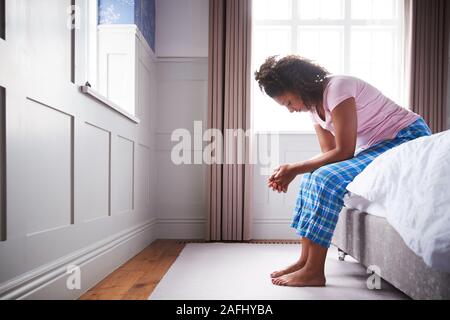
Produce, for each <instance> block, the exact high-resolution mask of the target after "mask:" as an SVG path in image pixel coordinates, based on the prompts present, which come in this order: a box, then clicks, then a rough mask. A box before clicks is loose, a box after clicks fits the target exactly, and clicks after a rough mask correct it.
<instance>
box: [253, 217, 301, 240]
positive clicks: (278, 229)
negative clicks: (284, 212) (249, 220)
mask: <svg viewBox="0 0 450 320" xmlns="http://www.w3.org/2000/svg"><path fill="white" fill-rule="evenodd" d="M291 222H292V221H291V220H289V219H253V225H252V238H253V239H254V240H263V239H264V240H298V239H299V237H298V236H297V235H296V234H295V230H294V229H293V228H291V227H290V225H291Z"/></svg>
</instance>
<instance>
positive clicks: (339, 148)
mask: <svg viewBox="0 0 450 320" xmlns="http://www.w3.org/2000/svg"><path fill="white" fill-rule="evenodd" d="M331 118H332V121H333V125H334V129H335V134H336V136H335V146H334V148H333V149H330V150H328V151H326V152H324V153H323V154H322V155H319V156H317V157H315V158H313V159H310V160H307V161H304V162H299V163H295V164H292V169H293V171H294V172H295V174H296V175H298V174H302V173H306V172H312V171H314V170H316V169H318V168H320V167H322V166H324V165H327V164H330V163H335V162H341V161H344V160H348V159H351V158H353V157H354V155H355V149H356V132H357V117H356V104H355V98H349V99H347V100H345V101H343V102H342V103H340V104H339V105H338V106H337V107H336V108H334V109H333V111H332V112H331ZM321 129H322V128H321ZM316 130H317V128H316ZM322 130H323V131H326V130H324V129H322ZM319 132H320V133H319V134H318V138H319V143H320V146H321V148H322V150H324V149H325V150H326V149H327V147H329V146H330V139H329V138H326V134H325V135H324V134H323V133H322V132H321V131H319ZM330 134H331V133H330ZM321 140H322V141H321Z"/></svg>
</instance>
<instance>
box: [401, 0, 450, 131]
mask: <svg viewBox="0 0 450 320" xmlns="http://www.w3.org/2000/svg"><path fill="white" fill-rule="evenodd" d="M405 18H406V20H405V22H406V24H405V26H406V39H407V45H406V50H407V51H406V54H407V57H406V63H407V68H409V70H407V72H406V75H407V83H408V99H409V105H410V106H411V110H412V111H414V112H416V113H418V114H420V115H421V116H422V117H424V119H425V121H426V122H427V123H428V125H429V126H430V128H431V130H432V131H433V133H438V132H441V131H444V130H446V121H447V108H448V106H447V81H448V53H449V51H448V50H449V48H448V47H449V37H450V35H449V30H450V1H448V0H405Z"/></svg>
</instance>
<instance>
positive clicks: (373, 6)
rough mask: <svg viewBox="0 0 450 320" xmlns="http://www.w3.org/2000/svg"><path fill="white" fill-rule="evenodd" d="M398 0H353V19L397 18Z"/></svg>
mask: <svg viewBox="0 0 450 320" xmlns="http://www.w3.org/2000/svg"><path fill="white" fill-rule="evenodd" d="M397 5H398V0H352V19H395V18H396V11H397V10H396V6H397Z"/></svg>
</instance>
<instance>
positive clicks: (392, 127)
mask: <svg viewBox="0 0 450 320" xmlns="http://www.w3.org/2000/svg"><path fill="white" fill-rule="evenodd" d="M351 97H354V98H355V101H356V114H357V118H358V126H357V142H356V148H357V149H367V148H369V147H371V146H373V145H375V144H377V143H378V142H380V141H383V140H390V139H394V138H395V137H396V136H397V133H398V132H399V131H400V130H402V129H404V128H406V127H407V126H409V125H410V124H412V123H413V122H415V121H416V120H417V119H419V118H420V116H419V115H418V114H416V113H414V112H412V111H410V110H407V109H405V108H402V107H400V106H399V105H397V104H396V103H395V102H393V101H392V100H390V99H389V98H387V97H386V96H384V95H383V94H382V93H381V92H380V91H379V90H378V89H377V88H375V87H373V86H372V85H370V84H369V83H367V82H365V81H363V80H361V79H358V78H356V77H351V76H340V75H339V76H338V75H336V76H331V77H330V81H329V82H328V84H327V86H326V88H325V91H324V97H323V106H324V109H325V118H326V119H325V121H323V120H322V119H321V118H320V117H319V115H318V114H317V112H316V111H315V110H313V111H312V112H311V119H312V121H313V122H314V123H318V124H319V125H320V126H321V127H322V128H324V129H326V130H328V131H330V132H331V133H332V134H333V135H335V131H334V127H333V123H332V122H331V112H332V111H333V109H334V108H336V107H337V106H338V105H339V104H340V103H341V102H343V101H345V100H347V99H349V98H351Z"/></svg>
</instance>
